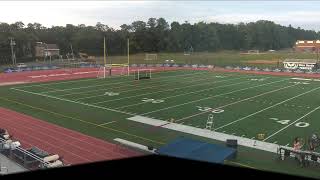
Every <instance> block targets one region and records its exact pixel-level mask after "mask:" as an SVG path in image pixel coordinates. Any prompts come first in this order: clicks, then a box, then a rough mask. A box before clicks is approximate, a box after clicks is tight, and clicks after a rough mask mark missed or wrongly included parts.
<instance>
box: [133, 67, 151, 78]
mask: <svg viewBox="0 0 320 180" xmlns="http://www.w3.org/2000/svg"><path fill="white" fill-rule="evenodd" d="M151 72H152V71H151V69H136V70H134V71H133V75H134V76H133V77H134V79H135V80H141V79H151V74H152V73H151Z"/></svg>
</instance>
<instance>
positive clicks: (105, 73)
mask: <svg viewBox="0 0 320 180" xmlns="http://www.w3.org/2000/svg"><path fill="white" fill-rule="evenodd" d="M129 71H130V69H129V65H128V64H106V65H104V66H101V67H100V68H99V70H98V73H97V78H106V77H111V76H129Z"/></svg>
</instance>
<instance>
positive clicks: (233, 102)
mask: <svg viewBox="0 0 320 180" xmlns="http://www.w3.org/2000/svg"><path fill="white" fill-rule="evenodd" d="M293 86H297V84H294V85H290V86H286V87H283V88H280V89H275V90H272V91H268V92H264V93H261V94H258V95H256V96H252V97H249V98H245V99H242V100H240V101H236V102H232V103H229V104H226V105H223V106H220V107H216V108H213V109H212V110H215V109H221V108H225V107H228V106H231V105H234V104H238V103H240V102H243V101H247V100H249V99H253V98H256V97H260V96H263V95H266V94H270V93H273V92H276V91H280V90H283V89H287V88H290V87H293ZM208 112H209V111H204V112H200V113H197V114H194V115H191V116H187V117H184V118H181V119H178V120H176V122H179V121H182V120H185V119H189V118H192V117H195V116H199V115H201V114H205V113H208Z"/></svg>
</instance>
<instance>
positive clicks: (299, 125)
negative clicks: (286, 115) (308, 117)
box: [269, 118, 310, 128]
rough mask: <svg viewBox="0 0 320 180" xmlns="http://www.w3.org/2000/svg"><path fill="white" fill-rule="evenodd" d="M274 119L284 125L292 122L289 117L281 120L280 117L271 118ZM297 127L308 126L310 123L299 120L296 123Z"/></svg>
mask: <svg viewBox="0 0 320 180" xmlns="http://www.w3.org/2000/svg"><path fill="white" fill-rule="evenodd" d="M269 119H272V120H274V121H276V122H277V123H280V124H283V125H287V124H289V123H290V121H291V120H288V119H283V120H279V119H278V118H269ZM294 125H295V126H296V127H302V128H304V127H308V126H309V125H310V124H309V123H307V122H297V123H296V124H294Z"/></svg>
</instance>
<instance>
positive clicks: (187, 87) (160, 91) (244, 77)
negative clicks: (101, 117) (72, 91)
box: [92, 77, 246, 104]
mask: <svg viewBox="0 0 320 180" xmlns="http://www.w3.org/2000/svg"><path fill="white" fill-rule="evenodd" d="M242 78H246V77H240V78H233V79H225V80H221V81H216V82H208V83H201V84H193V85H189V86H183V87H179V88H172V89H167V90H161V91H155V92H151V93H145V94H139V95H134V96H128V97H123V98H118V99H111V100H106V101H99V102H95V103H92V104H101V103H106V102H112V101H119V100H123V99H129V98H135V97H140V96H145V95H150V94H156V93H161V92H167V91H174V90H179V89H185V88H188V87H193V86H202V85H205V84H215V83H218V82H225V81H232V80H236V79H242Z"/></svg>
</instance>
